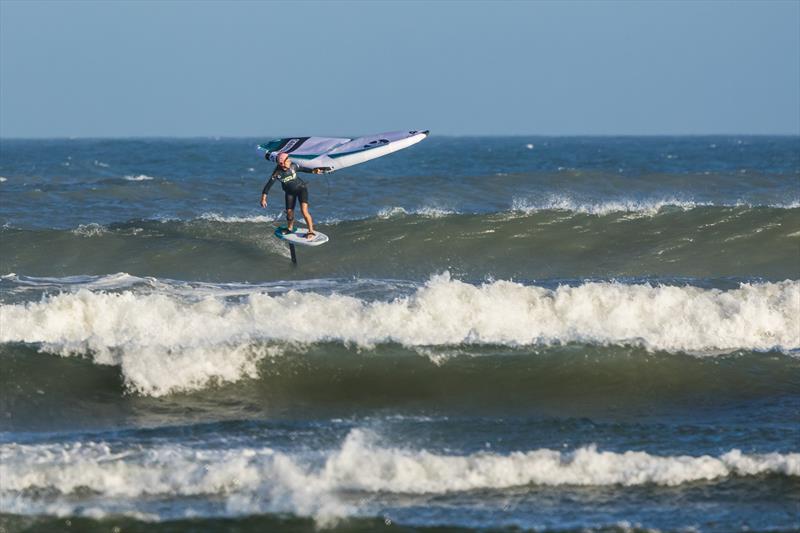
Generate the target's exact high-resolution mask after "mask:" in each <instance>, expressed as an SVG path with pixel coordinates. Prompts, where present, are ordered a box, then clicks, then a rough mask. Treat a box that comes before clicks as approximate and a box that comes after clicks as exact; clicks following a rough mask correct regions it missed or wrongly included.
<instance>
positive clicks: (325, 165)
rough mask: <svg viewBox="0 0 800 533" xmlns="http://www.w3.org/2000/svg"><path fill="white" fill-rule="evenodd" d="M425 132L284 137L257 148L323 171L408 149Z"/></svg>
mask: <svg viewBox="0 0 800 533" xmlns="http://www.w3.org/2000/svg"><path fill="white" fill-rule="evenodd" d="M428 134H429V131H428V130H424V131H420V130H410V131H389V132H386V133H376V134H374V135H365V136H364V137H357V138H355V139H351V138H341V137H286V138H282V139H273V140H272V141H270V142H268V143H265V144H260V145H258V151H259V153H260V154H261V157H266V158H267V159H269V160H270V161H277V157H278V154H280V153H287V154H289V157H290V158H291V159H292V160H293V161H294V162H295V163H297V164H299V165H301V166H303V167H306V168H314V169H317V168H319V169H321V170H323V171H324V172H326V173H327V172H334V171H336V170H339V169H342V168H347V167H351V166H353V165H358V164H360V163H364V162H366V161H370V160H372V159H375V158H378V157H383V156H385V155H388V154H391V153H393V152H396V151H398V150H402V149H404V148H408V147H409V146H412V145H414V144H417V143H418V142H420V141H422V140H423V139H425V138H426V137H427V136H428Z"/></svg>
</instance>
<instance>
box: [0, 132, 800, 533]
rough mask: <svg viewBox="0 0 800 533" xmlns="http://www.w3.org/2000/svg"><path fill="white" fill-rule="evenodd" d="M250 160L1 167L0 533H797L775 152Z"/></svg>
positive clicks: (788, 231)
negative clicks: (297, 229) (299, 174)
mask: <svg viewBox="0 0 800 533" xmlns="http://www.w3.org/2000/svg"><path fill="white" fill-rule="evenodd" d="M434 133H435V132H434ZM263 140H264V139H221V140H206V139H197V140H170V139H154V140H147V139H143V140H51V141H24V140H2V142H0V156H1V157H0V199H2V202H0V223H1V224H2V228H0V246H1V247H2V253H1V254H0V275H2V277H0V513H2V514H0V526H2V528H4V529H5V530H7V531H25V530H30V531H39V530H53V531H61V530H65V528H67V529H70V530H75V529H76V528H77V529H78V530H81V531H108V530H109V529H113V528H115V527H119V528H120V529H121V530H123V531H183V530H198V531H199V530H202V531H209V530H218V531H228V530H235V531H264V530H284V531H303V530H307V529H308V528H311V527H318V528H327V529H330V530H347V531H361V530H364V531H366V530H376V529H387V530H388V529H391V528H405V530H413V529H420V530H426V529H433V528H449V529H452V530H460V529H476V528H477V529H483V528H492V529H514V530H516V529H523V530H527V529H532V530H537V531H573V530H576V531H577V530H580V531H583V530H591V531H630V530H639V529H641V530H653V529H655V530H659V531H685V530H699V531H720V532H723V531H724V532H727V531H732V530H743V529H749V530H770V531H791V530H796V529H798V528H800V512H799V511H798V503H797V502H798V501H800V446H798V443H799V442H800V318H799V317H800V139H798V138H797V137H678V138H674V137H669V138H652V137H651V138H635V137H628V138H536V137H532V138H521V137H514V138H437V137H435V136H434V137H432V138H430V139H428V140H426V141H425V142H423V143H422V144H420V145H417V146H415V147H413V148H410V149H408V150H406V151H403V152H400V153H398V154H394V155H392V156H388V157H386V158H383V159H380V160H376V161H374V162H371V163H368V164H365V165H362V166H359V167H355V168H352V169H346V170H344V171H341V172H339V173H335V174H333V175H330V176H322V177H317V176H312V177H309V178H308V182H309V184H310V192H311V210H312V214H313V215H314V216H315V217H316V220H317V225H318V226H319V228H320V229H321V230H322V231H324V232H325V233H327V234H328V235H329V236H330V238H331V242H330V243H329V244H327V245H325V246H323V247H319V248H315V249H306V248H303V249H300V250H298V261H299V264H298V266H292V265H291V263H290V261H289V254H288V250H286V247H285V245H283V244H282V243H281V242H279V241H277V240H275V239H274V238H273V237H272V236H271V233H272V230H273V227H274V225H276V224H278V222H279V221H280V218H281V211H280V209H281V207H282V198H281V197H280V196H281V195H280V193H279V192H278V194H275V195H273V196H272V197H271V199H270V206H269V209H267V210H266V211H264V210H261V209H259V207H258V205H257V204H258V200H259V194H260V190H261V186H262V185H263V182H264V178H265V176H266V174H267V173H268V172H269V171H270V170H271V168H270V167H269V166H268V165H267V164H266V163H265V162H263V161H262V160H259V159H258V158H257V156H256V153H255V151H254V150H253V147H254V146H255V144H256V143H257V142H262V141H263ZM438 530H441V529H438Z"/></svg>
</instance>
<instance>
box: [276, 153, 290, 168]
mask: <svg viewBox="0 0 800 533" xmlns="http://www.w3.org/2000/svg"><path fill="white" fill-rule="evenodd" d="M278 165H279V166H281V167H288V166H289V154H287V153H285V152H281V153H279V154H278Z"/></svg>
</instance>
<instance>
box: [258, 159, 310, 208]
mask: <svg viewBox="0 0 800 533" xmlns="http://www.w3.org/2000/svg"><path fill="white" fill-rule="evenodd" d="M298 172H311V169H310V168H305V167H301V166H299V165H297V164H295V163H290V164H289V168H287V169H284V168H282V167H281V166H280V165H279V166H277V167H275V170H274V171H273V172H272V176H270V178H269V179H268V180H267V183H266V184H265V185H264V189H263V190H262V191H261V194H264V195H266V194H267V193H268V192H269V189H270V187H272V184H273V183H275V182H276V181H280V182H281V187H283V192H285V193H286V209H287V210H289V209H294V206H295V203H296V202H297V197H298V196H299V197H300V203H301V204H303V203H306V204H307V203H308V188H307V187H306V182H305V181H303V180H301V179H300V178H299V177H298V176H297V173H298Z"/></svg>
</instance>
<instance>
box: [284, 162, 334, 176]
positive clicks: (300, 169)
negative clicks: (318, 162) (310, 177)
mask: <svg viewBox="0 0 800 533" xmlns="http://www.w3.org/2000/svg"><path fill="white" fill-rule="evenodd" d="M292 164H293V165H294V167H295V169H294V170H295V172H307V173H309V174H322V173H323V172H327V171H328V170H329V168H328V167H315V168H310V167H303V166H300V165H298V164H297V163H292Z"/></svg>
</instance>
